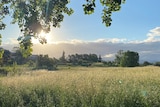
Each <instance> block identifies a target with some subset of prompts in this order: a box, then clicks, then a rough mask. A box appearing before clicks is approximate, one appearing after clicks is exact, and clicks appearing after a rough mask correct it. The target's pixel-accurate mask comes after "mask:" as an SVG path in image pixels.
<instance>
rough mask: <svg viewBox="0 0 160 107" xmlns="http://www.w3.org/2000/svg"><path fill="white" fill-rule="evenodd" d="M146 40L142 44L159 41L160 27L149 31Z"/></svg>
mask: <svg viewBox="0 0 160 107" xmlns="http://www.w3.org/2000/svg"><path fill="white" fill-rule="evenodd" d="M147 37H148V38H147V39H146V40H144V42H157V41H160V27H156V28H154V29H151V30H150V31H149V33H148V34H147Z"/></svg>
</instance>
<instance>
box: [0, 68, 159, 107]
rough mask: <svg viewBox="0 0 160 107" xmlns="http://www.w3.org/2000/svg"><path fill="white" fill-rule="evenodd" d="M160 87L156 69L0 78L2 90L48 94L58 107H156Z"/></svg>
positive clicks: (38, 73)
mask: <svg viewBox="0 0 160 107" xmlns="http://www.w3.org/2000/svg"><path fill="white" fill-rule="evenodd" d="M159 83H160V68H159V67H136V68H98V67H93V68H86V67H75V68H68V69H61V70H60V71H52V72H48V71H45V70H41V71H35V72H29V73H27V74H24V75H21V76H9V77H3V78H0V85H1V87H5V88H4V89H5V90H7V89H9V88H10V87H12V90H13V91H16V92H18V95H19V96H23V91H22V90H24V92H25V93H26V92H27V91H26V90H28V91H29V93H33V92H32V91H33V90H37V89H38V90H44V89H45V90H49V91H48V92H46V93H45V92H44V93H43V94H44V95H48V94H49V95H48V96H49V98H51V99H52V100H53V99H54V98H53V97H55V96H56V95H57V96H59V97H58V98H59V99H58V98H57V97H56V98H57V99H58V102H57V106H58V107H63V106H65V107H66V106H67V107H72V106H76V107H84V106H86V107H88V106H92V107H110V106H119V105H121V106H126V105H128V104H129V105H130V107H131V106H132V105H133V106H132V107H135V106H150V105H155V106H158V104H160V97H159V96H160V94H159V89H160V85H159ZM10 91H11V90H10ZM53 91H54V93H56V94H54V95H55V96H52V93H53ZM40 93H41V91H40ZM2 94H3V93H0V95H2ZM21 94H22V95H21ZM37 94H38V95H39V93H37ZM41 94H42V93H41ZM41 94H40V95H41ZM43 94H42V96H43ZM42 96H39V97H42ZM31 97H33V96H31ZM39 97H37V98H39ZM7 98H8V97H7ZM51 99H50V100H51ZM6 100H7V99H6ZM36 101H37V100H36ZM21 103H22V101H21ZM47 104H48V103H47ZM53 104H56V103H55V102H54V103H53V102H52V103H51V105H53ZM58 104H59V105H58ZM62 105H63V106H62ZM30 106H31V105H30Z"/></svg>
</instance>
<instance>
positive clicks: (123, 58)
mask: <svg viewBox="0 0 160 107" xmlns="http://www.w3.org/2000/svg"><path fill="white" fill-rule="evenodd" d="M115 63H116V65H118V66H122V67H135V66H138V65H139V54H138V53H137V52H134V51H126V52H124V51H123V50H120V51H118V52H117V55H116V58H115Z"/></svg>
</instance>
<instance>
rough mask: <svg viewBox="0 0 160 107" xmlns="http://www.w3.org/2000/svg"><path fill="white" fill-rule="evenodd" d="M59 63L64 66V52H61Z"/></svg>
mask: <svg viewBox="0 0 160 107" xmlns="http://www.w3.org/2000/svg"><path fill="white" fill-rule="evenodd" d="M59 61H60V63H61V64H65V63H66V58H65V52H64V51H63V53H62V56H61V57H60V58H59Z"/></svg>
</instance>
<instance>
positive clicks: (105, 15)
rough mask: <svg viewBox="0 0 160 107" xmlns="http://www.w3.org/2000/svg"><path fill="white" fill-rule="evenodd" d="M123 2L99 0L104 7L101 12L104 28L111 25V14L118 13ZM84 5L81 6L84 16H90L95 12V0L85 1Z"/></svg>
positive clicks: (120, 0)
mask: <svg viewBox="0 0 160 107" xmlns="http://www.w3.org/2000/svg"><path fill="white" fill-rule="evenodd" d="M124 1H125V0H100V3H101V4H102V6H103V7H104V9H103V10H102V17H101V18H102V23H104V24H105V25H106V27H108V26H110V25H111V22H112V18H111V15H112V12H115V11H119V10H120V8H121V3H124ZM86 2H87V3H86V4H84V5H83V10H84V13H85V14H92V13H94V10H95V7H96V5H95V0H86Z"/></svg>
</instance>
